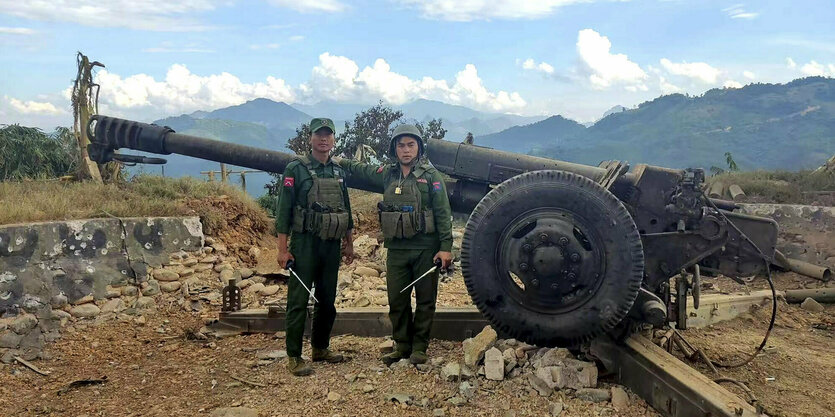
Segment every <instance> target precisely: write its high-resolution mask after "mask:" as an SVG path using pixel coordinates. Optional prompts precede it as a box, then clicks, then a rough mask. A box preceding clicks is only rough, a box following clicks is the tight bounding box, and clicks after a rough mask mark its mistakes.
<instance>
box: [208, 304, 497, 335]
mask: <svg viewBox="0 0 835 417" xmlns="http://www.w3.org/2000/svg"><path fill="white" fill-rule="evenodd" d="M312 313H313V310H312V309H308V311H307V320H305V325H306V329H305V333H306V334H309V332H310V323H311V320H310V318H311V315H312ZM284 323H285V317H284V311H281V310H280V309H278V308H276V307H271V308H269V309H267V310H264V309H260V310H241V311H234V312H221V313H220V316H219V320H218V321H217V322H215V323H213V324H212V325H211V326H209V327H210V328H211V329H212V330H214V331H216V332H219V333H221V334H223V333H228V332H233V333H234V332H238V333H272V332H277V331H282V330H284ZM488 324H490V323H489V322H488V321H487V320H486V319H485V318H484V317H482V316H481V313H479V312H478V310H477V309H476V308H475V307H441V308H438V309H437V310H436V311H435V319H434V321H433V323H432V333H431V337H433V338H435V339H441V340H456V341H461V340H464V339H466V338H468V337H472V336H473V335H476V334H478V332H480V331H481V330H482V329H483V328H484V326H487V325H488ZM331 334H332V335H340V334H352V335H356V336H363V337H383V336H389V335H391V322H389V319H388V308H345V309H338V310H337V314H336V321H335V322H334V324H333V331H331Z"/></svg>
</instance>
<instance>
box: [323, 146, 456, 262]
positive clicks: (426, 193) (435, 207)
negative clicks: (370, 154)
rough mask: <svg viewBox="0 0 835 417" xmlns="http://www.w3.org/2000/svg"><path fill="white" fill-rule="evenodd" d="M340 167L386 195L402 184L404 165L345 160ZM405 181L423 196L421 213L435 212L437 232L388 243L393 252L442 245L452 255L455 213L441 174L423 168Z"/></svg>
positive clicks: (414, 171)
mask: <svg viewBox="0 0 835 417" xmlns="http://www.w3.org/2000/svg"><path fill="white" fill-rule="evenodd" d="M339 165H340V166H341V167H342V168H344V169H345V171H347V173H348V175H349V176H351V177H356V178H357V179H359V180H362V181H364V182H367V183H370V184H374V185H375V186H377V187H378V192H380V193H383V192H384V191H385V190H386V188H387V187H388V186H389V185H391V183H392V182H395V183H397V182H399V181H401V178H400V175H401V173H400V164H397V163H395V164H389V165H372V164H364V163H361V162H357V161H352V160H349V159H342V160H341V161H339ZM402 181H411V182H414V183H416V184H415V185H416V186H417V189H418V191H419V192H420V194H421V206H422V207H421V210H427V209H429V210H432V213H433V216H434V220H435V232H433V233H418V234H416V235H415V236H414V237H412V238H409V239H386V242H385V246H386V247H387V248H389V249H427V248H432V247H434V246H435V245H437V244H438V243H439V242H440V250H442V251H445V252H450V251H452V209H451V208H450V206H449V196H448V195H447V192H446V184H444V178H443V176H442V175H441V173H440V172H439V171H438V170H437V169H435V167H433V166H431V165H429V164H420V165H418V166H416V167H414V168H413V169H412V172H411V173H410V174H409V175H408V176H407V177H406V178H402Z"/></svg>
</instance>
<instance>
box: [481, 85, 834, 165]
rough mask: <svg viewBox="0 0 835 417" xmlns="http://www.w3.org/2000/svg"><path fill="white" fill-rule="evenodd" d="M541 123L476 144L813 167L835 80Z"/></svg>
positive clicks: (670, 160) (675, 99)
mask: <svg viewBox="0 0 835 417" xmlns="http://www.w3.org/2000/svg"><path fill="white" fill-rule="evenodd" d="M557 117H559V116H554V117H551V118H548V119H546V120H543V121H540V122H537V123H532V124H529V125H526V126H521V127H514V128H510V129H507V130H504V131H502V132H498V133H495V134H491V135H486V136H483V137H476V138H475V144H476V145H484V146H490V147H494V148H497V149H504V150H512V151H517V152H518V151H519V149H520V148H519V145H518V144H519V143H520V142H521V143H524V144H525V146H526V148H525V150H526V152H528V153H533V154H536V155H541V156H547V157H551V158H557V159H561V160H566V161H571V162H578V163H584V164H594V165H596V164H598V163H599V162H600V161H602V160H608V159H619V160H625V161H629V162H630V163H633V164H634V163H649V164H653V165H660V166H666V167H671V168H685V167H704V168H709V167H710V166H712V165H716V166H720V167H722V166H724V160H725V158H724V154H725V152H731V154H732V155H733V157H734V159H735V161H736V163H737V164H738V165H739V167H740V169H743V170H753V169H760V168H762V169H783V170H799V169H811V168H815V167H817V166H819V165H820V164H822V163H823V162H824V161H826V160H827V158H829V157H831V156H832V155H833V154H835V80H833V79H831V78H824V77H809V78H803V79H798V80H795V81H792V82H790V83H787V84H751V85H748V86H746V87H743V88H739V89H724V88H723V89H713V90H709V91H707V92H706V93H704V94H703V95H701V96H696V97H692V96H686V95H682V94H672V95H667V96H662V97H659V98H657V99H655V100H652V101H648V102H645V103H642V104H640V105H639V106H638V107H637V108H635V109H623V110H622V111H617V112H612V113H611V114H609V115H608V116H606V117H604V118H603V119H601V120H599V121H598V122H597V123H595V124H594V125H592V126H590V127H583V126H582V125H577V124H576V123H571V121H570V120H566V119H562V118H560V119H557V120H554V119H556V118H557Z"/></svg>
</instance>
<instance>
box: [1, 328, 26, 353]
mask: <svg viewBox="0 0 835 417" xmlns="http://www.w3.org/2000/svg"><path fill="white" fill-rule="evenodd" d="M21 340H23V336H21V335H19V334H17V333H15V332H13V331H10V330H7V331H6V332H5V333H3V334H2V335H0V348H8V349H16V348H17V347H18V345H20V341H21Z"/></svg>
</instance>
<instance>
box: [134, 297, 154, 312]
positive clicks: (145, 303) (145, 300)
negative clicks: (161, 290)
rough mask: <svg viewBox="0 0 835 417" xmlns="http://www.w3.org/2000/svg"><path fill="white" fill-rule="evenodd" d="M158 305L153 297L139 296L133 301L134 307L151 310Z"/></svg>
mask: <svg viewBox="0 0 835 417" xmlns="http://www.w3.org/2000/svg"><path fill="white" fill-rule="evenodd" d="M156 307H157V303H156V302H155V301H154V299H153V298H151V297H139V298H137V299H136V301H134V303H133V308H135V309H137V310H151V309H154V308H156Z"/></svg>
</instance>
